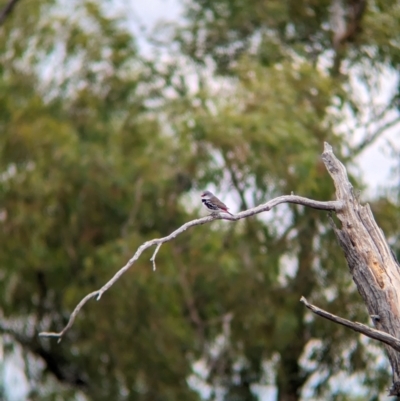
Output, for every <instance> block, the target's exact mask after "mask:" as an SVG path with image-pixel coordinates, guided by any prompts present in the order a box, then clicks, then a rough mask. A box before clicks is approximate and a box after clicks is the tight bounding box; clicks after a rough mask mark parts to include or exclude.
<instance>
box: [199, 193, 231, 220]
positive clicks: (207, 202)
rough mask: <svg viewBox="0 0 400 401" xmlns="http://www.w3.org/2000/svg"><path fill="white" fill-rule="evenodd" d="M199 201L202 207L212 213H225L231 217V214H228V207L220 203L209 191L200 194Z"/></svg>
mask: <svg viewBox="0 0 400 401" xmlns="http://www.w3.org/2000/svg"><path fill="white" fill-rule="evenodd" d="M201 201H202V202H203V205H204V206H205V207H206V208H207V209H210V210H211V211H212V212H213V213H215V212H225V213H228V214H230V215H231V216H233V214H232V213H230V212H228V207H227V206H226V205H225V203H223V202H221V201H220V200H219V199H218V198H217V197H216V196H215V195H214V194H213V193H211V192H210V191H205V192H203V193H202V194H201Z"/></svg>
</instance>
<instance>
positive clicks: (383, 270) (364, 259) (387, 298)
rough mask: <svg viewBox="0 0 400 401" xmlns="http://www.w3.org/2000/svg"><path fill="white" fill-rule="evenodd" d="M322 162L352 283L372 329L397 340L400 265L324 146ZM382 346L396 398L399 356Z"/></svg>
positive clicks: (398, 393) (399, 329) (399, 332)
mask: <svg viewBox="0 0 400 401" xmlns="http://www.w3.org/2000/svg"><path fill="white" fill-rule="evenodd" d="M322 160H323V162H324V164H325V166H326V168H327V170H328V172H329V174H330V175H331V177H332V179H333V181H334V184H335V187H336V197H337V200H338V201H342V202H343V207H342V208H341V209H340V210H337V211H336V216H337V218H338V219H339V220H340V222H341V228H338V227H335V226H334V231H335V234H336V236H337V238H338V240H339V244H340V246H341V247H342V249H343V251H344V254H345V257H346V259H347V263H348V266H349V269H350V273H351V275H352V277H353V280H354V282H355V284H356V286H357V289H358V291H359V293H360V294H361V296H362V298H363V300H364V302H365V304H366V306H367V308H368V311H369V314H370V315H371V316H373V319H372V321H373V322H374V324H375V327H376V328H377V329H378V330H380V331H383V332H386V333H388V334H390V335H392V336H393V337H395V338H396V339H400V302H399V297H400V271H399V268H400V266H399V265H398V263H397V261H396V259H395V257H394V256H393V253H392V251H391V249H390V247H389V245H388V243H387V241H386V239H385V236H384V234H383V232H382V230H381V229H380V228H379V227H378V225H377V224H376V222H375V220H374V216H373V215H372V212H371V209H370V207H369V205H368V204H367V205H365V206H362V205H360V203H359V200H358V198H357V196H355V194H354V191H353V187H352V185H351V183H350V182H349V179H348V177H347V173H346V169H345V168H344V166H343V164H342V163H341V162H340V161H339V160H338V159H337V158H336V156H335V155H334V154H333V152H332V147H331V146H330V145H329V144H327V143H325V149H324V153H323V154H322ZM384 347H385V349H386V352H387V355H388V357H389V361H390V364H391V367H392V372H393V385H392V387H391V388H390V390H389V395H393V396H400V353H399V352H398V351H396V350H395V349H394V348H393V347H392V346H390V345H389V344H384Z"/></svg>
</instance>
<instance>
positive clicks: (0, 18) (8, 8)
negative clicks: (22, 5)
mask: <svg viewBox="0 0 400 401" xmlns="http://www.w3.org/2000/svg"><path fill="white" fill-rule="evenodd" d="M17 2H18V0H10V1H9V2H8V3H7V4H6V5H5V7H4V8H3V9H2V10H1V11H0V26H1V25H2V24H3V23H4V21H5V20H6V18H7V16H8V15H9V14H11V12H12V10H13V9H14V7H15V5H16V4H17Z"/></svg>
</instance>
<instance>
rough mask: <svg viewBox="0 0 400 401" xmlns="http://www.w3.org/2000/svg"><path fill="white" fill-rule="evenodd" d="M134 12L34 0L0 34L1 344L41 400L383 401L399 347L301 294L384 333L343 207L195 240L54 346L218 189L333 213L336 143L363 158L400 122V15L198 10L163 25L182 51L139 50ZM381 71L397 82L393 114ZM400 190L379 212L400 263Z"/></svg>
mask: <svg viewBox="0 0 400 401" xmlns="http://www.w3.org/2000/svg"><path fill="white" fill-rule="evenodd" d="M3 3H6V2H0V7H3V6H5V4H3ZM114 6H115V4H114V2H107V4H106V3H104V4H103V3H102V2H99V1H86V0H85V1H81V2H71V3H68V5H66V4H64V2H57V1H50V0H32V1H29V2H22V1H21V2H20V3H18V4H17V5H16V6H15V7H14V9H13V10H12V12H11V13H10V14H9V15H8V16H7V18H6V19H5V20H4V22H3V23H2V25H1V26H0V60H1V63H0V88H1V89H0V177H1V179H0V225H1V230H0V243H1V245H2V246H1V247H0V276H1V278H2V279H1V280H0V294H1V298H0V299H1V302H0V313H1V316H2V318H1V322H0V330H1V332H2V334H3V339H2V342H3V347H4V349H5V352H6V358H9V359H12V357H13V355H14V354H15V352H17V351H18V350H20V351H19V352H22V354H23V355H24V357H25V359H24V369H25V375H26V377H27V379H28V387H29V389H28V390H29V398H30V399H32V400H56V399H62V400H73V399H77V398H78V397H83V399H87V400H110V399H113V400H140V401H145V400H152V401H153V400H158V399H160V400H176V399H184V400H199V399H202V398H206V399H218V400H219V399H223V400H243V401H244V400H256V399H259V398H258V397H259V393H257V388H258V387H259V386H261V388H263V386H273V387H274V388H275V389H276V394H277V395H276V399H277V400H279V401H292V400H293V401H294V400H300V399H307V398H308V397H310V396H311V395H313V396H315V397H321V399H332V400H333V399H335V400H344V399H348V400H350V399H356V398H352V397H353V396H354V397H355V395H354V392H352V391H351V390H352V389H351V388H350V389H349V388H348V387H346V386H344V385H342V383H341V381H340V379H341V378H342V377H343V375H347V376H350V377H353V378H354V380H355V381H356V382H357V385H358V387H359V393H361V394H365V393H366V394H367V395H366V397H368V399H371V400H373V399H378V397H379V394H380V393H381V392H382V391H383V390H384V389H385V388H387V387H388V381H389V374H388V368H387V364H385V363H378V362H379V361H380V360H381V359H379V357H380V356H381V353H380V350H379V348H378V347H376V346H375V345H373V344H371V342H369V341H366V340H365V339H361V338H360V337H359V336H358V335H356V334H354V333H350V332H348V331H346V330H345V329H344V328H342V327H340V326H337V327H336V326H334V325H332V324H330V323H329V322H326V321H322V320H319V319H318V318H315V317H313V316H312V315H311V314H310V313H309V312H308V311H307V309H306V308H305V307H304V305H302V304H301V303H300V302H299V299H300V297H301V296H306V297H307V299H309V300H310V301H315V300H318V305H319V306H321V307H324V308H325V309H327V310H329V311H331V312H333V313H338V314H340V315H344V316H346V317H347V318H349V319H352V320H357V321H363V322H367V321H368V315H367V311H366V310H365V306H364V305H363V304H362V302H361V299H360V296H359V294H358V293H357V291H356V288H355V286H354V284H353V283H352V281H351V277H350V275H349V274H348V270H347V265H346V261H345V259H344V258H343V254H342V252H341V251H340V248H339V247H338V245H337V243H336V240H335V238H334V235H333V233H332V230H331V229H330V227H329V223H328V218H327V216H326V214H325V213H321V212H319V211H315V210H309V209H304V208H302V207H299V206H282V207H280V208H278V209H276V210H273V211H271V212H269V214H268V215H265V217H264V216H262V217H260V218H251V219H246V220H244V221H241V222H239V223H235V224H231V223H228V222H223V221H218V222H215V223H213V225H207V226H200V227H196V228H195V229H193V230H192V231H190V233H189V232H188V233H187V234H186V235H183V236H180V237H179V238H176V240H175V241H173V242H171V243H169V244H166V245H165V246H163V248H162V249H161V250H160V252H159V254H158V257H157V270H156V272H153V271H152V265H151V262H149V261H148V259H149V258H150V256H151V253H148V258H147V257H146V255H147V254H146V255H145V257H144V258H142V259H141V260H139V261H138V264H137V265H135V267H134V268H133V269H132V270H131V271H129V273H128V274H127V275H126V276H124V277H123V279H121V280H120V281H118V283H116V285H115V286H114V287H113V288H112V289H111V290H110V291H109V292H108V293H107V294H105V295H104V296H103V298H102V299H101V300H100V301H99V302H96V303H94V302H91V303H89V304H88V305H87V306H85V308H84V309H83V310H82V312H81V314H80V315H79V317H78V318H77V320H76V322H75V324H74V326H73V327H72V328H71V330H70V331H69V332H68V334H67V335H66V337H65V338H64V339H63V341H62V342H61V343H59V344H58V343H57V342H56V341H54V340H52V339H46V338H40V337H38V335H37V334H38V332H40V331H43V330H50V329H51V330H61V329H62V328H63V327H64V326H65V324H66V322H67V321H68V318H69V314H70V313H71V311H72V310H73V308H74V307H75V305H76V303H77V302H79V300H80V299H81V298H82V297H83V296H85V295H86V294H87V293H89V292H91V291H93V290H94V289H97V288H99V287H100V286H101V285H102V284H103V283H104V282H106V281H107V280H108V279H109V278H110V277H111V276H112V275H113V274H114V273H115V271H117V269H118V268H119V267H120V266H122V265H123V264H125V263H126V261H127V260H128V259H129V258H130V257H131V255H132V253H133V252H134V251H135V250H136V248H137V247H138V246H139V245H140V244H142V243H143V242H144V241H146V240H148V239H152V238H156V237H162V236H165V235H167V234H169V233H170V232H171V231H173V230H174V229H175V228H177V227H178V226H179V225H181V224H183V223H184V222H186V221H188V220H190V219H192V218H194V217H196V216H198V215H199V214H200V213H204V212H200V207H201V202H200V198H199V192H200V191H201V190H202V189H204V188H211V189H214V190H215V192H216V193H218V195H219V197H220V198H221V199H223V200H224V201H225V202H226V203H227V204H228V206H230V207H231V210H232V211H234V212H236V211H238V210H244V209H247V208H249V207H252V206H255V205H258V204H259V203H262V202H265V201H266V200H268V199H269V198H271V197H274V196H277V195H281V194H290V193H291V192H294V193H295V194H299V195H304V196H307V197H310V198H314V199H320V200H329V199H332V198H333V193H334V188H333V185H332V182H331V180H330V179H329V176H328V174H327V173H326V171H325V169H324V166H323V164H322V163H321V161H320V160H319V159H318V155H319V154H320V153H321V150H322V144H323V142H324V141H329V142H330V143H331V144H332V145H333V146H334V147H335V149H336V153H338V154H340V155H341V158H342V160H344V161H346V163H348V164H349V165H351V164H354V163H355V157H356V156H357V155H358V154H359V153H360V152H362V151H363V150H364V149H365V148H366V147H367V146H370V145H371V144H373V143H374V140H375V139H376V138H377V137H378V136H379V135H383V134H384V133H385V129H386V128H389V127H392V126H394V125H395V124H397V122H398V121H399V116H398V110H397V109H398V106H399V103H398V99H399V91H400V86H399V80H398V78H399V77H398V71H399V60H400V50H399V49H400V46H399V31H400V8H399V4H398V2H397V1H389V0H382V1H370V2H367V1H363V0H359V1H342V2H341V1H336V0H333V1H329V2H328V1H310V0H301V1H269V2H265V1H260V0H252V1H247V2H245V1H242V0H234V1H232V0H213V1H206V0H204V1H187V2H185V3H183V7H184V11H185V15H184V18H183V19H182V20H181V21H177V23H176V26H174V27H172V28H173V29H172V35H171V31H170V30H166V31H165V32H164V31H162V32H163V35H164V36H163V37H162V38H167V39H166V40H164V43H162V41H161V46H164V47H163V50H165V51H166V53H167V54H168V57H164V56H162V55H161V56H158V55H157V53H152V54H144V53H143V52H141V51H140V49H139V48H138V45H137V42H136V40H137V38H135V37H134V35H133V34H132V31H131V29H130V27H129V23H131V20H130V19H129V15H128V16H123V15H118V13H113V12H112V10H113V7H114ZM161 36H162V35H161ZM383 70H385V71H386V70H388V71H391V73H392V74H394V75H395V76H396V79H397V81H396V82H395V83H394V85H393V87H394V90H393V92H392V93H391V94H389V96H387V97H386V98H385V101H384V102H381V101H378V100H376V99H375V97H374V94H375V93H376V92H377V91H378V90H379V79H378V78H377V77H378V76H379V74H380V72H382V71H383ZM354 79H355V80H356V81H357V84H358V85H361V87H362V88H363V90H364V91H365V93H366V95H365V97H363V96H359V95H358V93H356V92H355V91H354V88H355V86H354ZM365 99H372V100H371V102H366V100H365ZM366 103H367V104H366ZM367 108H368V109H367ZM364 116H367V117H368V118H367V121H364V120H363V117H364ZM349 119H350V120H352V121H356V122H360V126H357V124H356V129H357V130H358V131H357V132H355V131H348V132H347V131H346V130H343V128H341V127H343V125H344V124H345V123H346V121H348V120H349ZM361 123H362V124H361ZM358 132H361V135H358ZM356 134H357V138H356ZM351 179H352V180H353V182H354V183H355V186H356V187H358V188H359V189H363V188H364V185H365V184H364V183H363V182H362V177H360V176H359V175H357V173H354V177H351ZM391 191H392V192H390V193H389V189H388V192H387V193H382V196H381V197H380V198H379V199H372V200H371V202H372V208H373V211H374V213H375V215H376V217H377V220H378V222H379V223H380V225H381V226H382V228H383V229H384V230H385V232H386V235H387V237H388V238H389V240H390V242H391V245H392V246H393V249H394V251H395V252H397V254H398V255H399V254H400V247H399V241H398V239H399V236H400V234H399V228H398V225H396V224H395V223H394V222H395V221H396V219H397V220H398V217H399V207H400V203H399V197H398V193H399V192H398V188H396V187H395V186H393V188H391ZM377 361H378V362H377ZM377 367H378V368H377ZM257 386H258V387H257ZM1 391H3V393H4V394H1ZM363 391H364V393H363ZM0 394H1V396H2V397H4V398H6V397H7V394H6V390H5V389H4V388H3V389H2V388H1V387H0Z"/></svg>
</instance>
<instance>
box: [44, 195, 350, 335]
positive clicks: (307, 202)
mask: <svg viewBox="0 0 400 401" xmlns="http://www.w3.org/2000/svg"><path fill="white" fill-rule="evenodd" d="M281 203H294V204H298V205H304V206H308V207H311V208H314V209H319V210H331V211H336V212H337V211H340V210H341V209H342V207H343V202H342V201H327V202H320V201H316V200H313V199H308V198H303V197H301V196H296V195H284V196H279V197H277V198H274V199H271V200H270V201H269V202H267V203H264V204H262V205H259V206H256V207H253V208H250V209H248V210H245V211H243V212H240V213H238V214H236V215H234V216H230V215H227V214H226V213H222V214H212V215H210V216H206V217H202V218H201V219H196V220H192V221H189V222H187V223H185V224H183V225H182V226H181V227H179V228H178V229H176V230H175V231H173V232H172V233H171V234H169V235H167V236H166V237H163V238H156V239H153V240H150V241H147V242H145V243H144V244H142V245H141V246H140V247H139V248H138V249H137V251H136V252H135V254H134V255H133V256H132V258H131V259H129V261H128V263H127V264H126V265H125V266H123V267H122V268H121V269H120V270H118V271H117V273H115V274H114V276H113V277H112V278H111V279H110V280H109V281H108V282H107V283H106V284H104V286H103V287H101V288H100V289H99V290H97V291H93V292H91V293H90V294H88V295H86V296H85V297H84V298H83V299H82V300H81V301H80V302H79V304H78V305H77V306H76V307H75V309H74V311H73V312H72V314H71V316H70V318H69V321H68V323H67V325H66V326H65V327H64V329H63V330H62V331H60V332H59V333H55V332H42V333H39V336H42V337H58V338H60V339H61V337H62V336H63V335H64V334H65V332H66V331H67V330H68V329H69V328H70V327H71V326H72V324H73V323H74V320H75V318H76V316H77V314H78V313H79V311H80V310H81V309H82V307H83V306H84V305H85V304H86V302H87V301H89V300H90V299H92V298H94V297H96V299H97V301H98V300H99V299H100V298H101V296H102V295H103V294H104V293H105V292H106V291H107V290H108V289H109V288H110V287H111V286H112V285H113V284H114V283H115V282H116V281H117V280H118V279H119V278H120V277H121V276H122V275H123V274H124V273H125V272H126V271H127V270H128V269H129V268H131V267H132V265H133V264H134V263H135V262H136V261H137V260H138V259H139V257H140V255H141V254H142V253H143V251H145V250H146V249H148V248H150V247H152V246H154V245H157V247H156V249H155V251H154V253H153V256H152V258H151V259H150V260H151V262H152V263H153V269H155V258H156V255H157V252H158V250H159V249H160V247H161V245H162V244H164V243H165V242H168V241H171V240H172V239H174V238H175V237H177V236H178V235H179V234H182V233H183V232H184V231H186V230H187V229H188V228H191V227H194V226H199V225H202V224H206V223H210V222H212V221H214V220H231V221H238V220H241V219H244V218H246V217H250V216H254V215H256V214H259V213H262V212H267V211H269V210H271V209H272V208H273V207H275V206H277V205H279V204H281ZM59 341H60V340H59Z"/></svg>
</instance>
